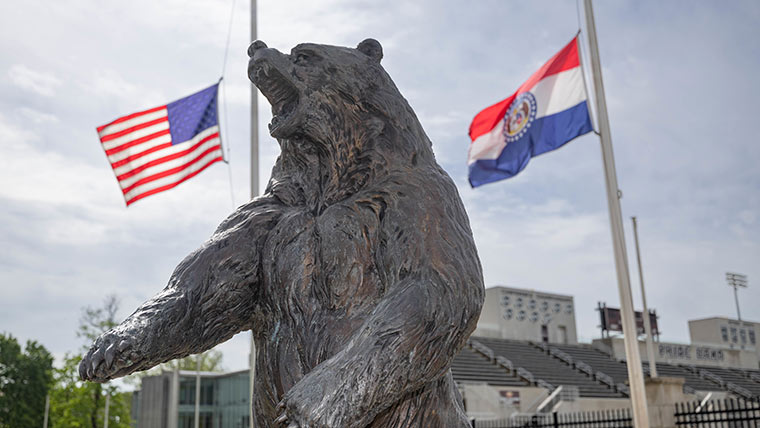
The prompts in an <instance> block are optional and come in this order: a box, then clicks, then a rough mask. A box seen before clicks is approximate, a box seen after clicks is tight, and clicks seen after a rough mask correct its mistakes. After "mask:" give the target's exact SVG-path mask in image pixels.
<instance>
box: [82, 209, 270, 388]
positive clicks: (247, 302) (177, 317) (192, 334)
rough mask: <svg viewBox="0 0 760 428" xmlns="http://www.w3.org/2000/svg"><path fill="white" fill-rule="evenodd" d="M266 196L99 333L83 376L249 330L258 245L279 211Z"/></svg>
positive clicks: (110, 374)
mask: <svg viewBox="0 0 760 428" xmlns="http://www.w3.org/2000/svg"><path fill="white" fill-rule="evenodd" d="M263 202H264V201H262V200H261V199H257V200H255V201H253V202H251V203H249V204H248V205H245V206H243V207H241V208H239V209H238V210H237V211H236V212H235V213H233V214H232V215H231V216H230V217H229V218H228V219H227V220H225V221H224V222H223V223H222V224H221V225H220V226H219V228H218V229H217V231H216V232H215V233H214V235H212V237H211V238H210V239H209V240H208V241H207V242H206V243H204V244H203V246H201V248H199V249H198V250H196V251H194V252H193V253H191V254H190V255H189V256H187V257H186V258H185V259H184V260H183V261H182V263H180V264H179V266H177V268H176V269H175V270H174V273H173V274H172V276H171V278H170V280H169V284H168V285H167V287H166V288H165V289H164V290H163V291H162V292H160V293H159V294H158V295H156V296H155V297H153V298H152V299H150V300H148V301H147V302H145V303H144V304H143V305H141V306H140V307H139V308H138V309H137V310H136V311H135V312H134V313H133V314H132V315H130V316H129V317H128V318H127V319H126V320H125V321H124V322H122V323H121V324H119V325H118V326H116V327H114V328H113V329H111V330H109V331H108V332H106V333H104V334H102V335H101V336H100V337H98V339H97V340H96V341H95V343H94V344H93V346H92V347H91V348H90V350H89V352H88V353H87V354H86V355H85V356H84V358H83V359H82V361H81V363H80V365H79V376H80V377H81V378H82V380H89V381H94V382H105V381H108V380H109V379H114V378H117V377H121V376H125V375H128V374H130V373H133V372H135V371H138V370H146V369H149V368H151V367H153V366H155V365H158V364H160V363H163V362H166V361H169V360H172V359H175V358H181V357H185V356H187V355H190V354H197V353H200V352H203V351H205V350H207V349H210V348H212V347H213V346H214V345H216V344H218V343H221V342H223V341H225V340H227V339H229V338H230V337H232V336H233V335H234V334H236V333H238V332H240V331H242V330H245V329H250V328H251V327H252V325H253V322H254V317H255V315H256V312H257V311H256V305H257V302H258V300H259V299H258V296H257V293H258V284H259V279H258V277H259V272H258V271H259V263H260V262H259V254H260V251H259V245H260V244H261V243H262V242H263V241H264V239H265V238H266V233H267V232H268V231H269V230H270V229H271V226H272V224H273V223H274V222H276V220H277V218H278V215H279V214H278V212H279V211H278V210H277V209H275V207H273V206H272V205H271V204H266V203H263Z"/></svg>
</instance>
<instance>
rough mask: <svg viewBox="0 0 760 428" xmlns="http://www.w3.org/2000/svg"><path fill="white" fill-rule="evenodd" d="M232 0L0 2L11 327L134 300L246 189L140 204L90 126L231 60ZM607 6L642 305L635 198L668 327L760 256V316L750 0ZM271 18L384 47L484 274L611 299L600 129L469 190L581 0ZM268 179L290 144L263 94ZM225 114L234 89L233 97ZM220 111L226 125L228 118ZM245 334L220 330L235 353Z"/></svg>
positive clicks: (232, 76)
mask: <svg viewBox="0 0 760 428" xmlns="http://www.w3.org/2000/svg"><path fill="white" fill-rule="evenodd" d="M231 7H232V2H231V1H230V0H223V1H222V0H219V1H213V0H208V1H200V0H189V1H188V0H182V1H180V0H160V1H147V0H135V1H129V2H123V1H121V2H116V1H99V2H96V1H90V0H68V1H65V2H50V1H35V0H28V1H23V2H15V3H13V4H12V5H10V4H7V5H5V6H4V7H3V12H2V13H1V14H0V159H1V160H2V163H3V167H2V168H0V331H4V332H10V333H11V334H13V335H14V336H17V337H19V338H20V339H22V340H26V339H35V340H38V341H40V342H41V343H42V344H44V345H45V346H46V347H47V348H48V349H50V350H51V351H52V352H53V353H54V354H55V355H56V356H57V357H58V358H60V357H61V356H62V355H63V354H64V353H65V352H67V351H74V350H77V349H79V348H80V346H81V345H82V343H81V341H79V340H78V339H77V338H76V337H75V329H76V327H77V324H78V318H79V316H80V313H81V308H82V307H83V306H86V305H91V306H97V305H100V304H101V303H102V301H103V300H104V298H105V297H106V296H107V295H109V294H116V295H117V296H118V297H119V298H120V300H121V312H120V314H119V316H120V317H122V318H123V317H126V316H127V315H129V314H130V313H131V312H132V311H133V310H134V309H135V308H136V307H137V306H138V305H139V304H140V303H142V302H143V301H144V300H146V299H147V298H149V297H150V296H152V295H153V294H155V293H157V292H158V291H160V290H161V289H162V288H163V287H164V286H165V284H166V281H167V279H168V277H169V275H170V273H171V272H172V270H173V269H174V267H175V266H176V265H177V263H178V262H179V261H180V260H182V258H183V257H184V256H185V255H187V254H188V253H189V252H190V251H192V250H193V249H195V248H197V247H198V246H199V245H200V244H201V243H202V242H203V241H204V240H205V239H206V238H208V236H209V235H210V234H211V233H212V232H213V230H214V229H215V228H216V226H217V225H218V224H219V222H220V221H221V220H222V219H224V218H225V217H226V216H227V215H228V214H229V213H230V212H231V211H232V208H233V202H232V201H231V195H230V180H229V178H228V174H229V170H228V167H227V166H226V165H224V164H221V163H219V164H215V165H214V166H212V167H211V168H209V169H208V170H206V171H204V172H203V173H202V174H200V175H199V176H197V177H196V178H193V179H192V180H190V181H188V182H186V183H184V184H182V185H181V186H179V187H178V188H176V189H174V190H172V191H169V192H165V193H162V194H159V195H156V196H152V197H149V198H146V199H143V200H141V201H139V202H137V203H135V204H134V205H132V206H130V207H129V209H127V208H125V206H124V201H123V198H122V195H121V192H120V190H119V187H118V185H117V182H116V180H115V178H114V176H113V172H112V170H111V168H110V166H109V165H108V162H107V160H106V158H105V155H104V153H103V151H102V149H101V147H100V144H99V141H98V138H97V134H96V132H95V127H96V126H99V125H102V124H105V123H107V122H109V121H111V120H113V119H115V118H117V117H119V116H121V115H124V114H128V113H132V112H135V111H138V110H141V109H146V108H150V107H154V106H156V105H160V104H165V103H167V102H169V101H172V100H175V99H177V98H180V97H182V96H185V95H188V94H190V93H192V92H194V91H196V90H199V89H201V88H204V87H206V86H208V85H210V84H212V83H214V82H215V81H216V80H217V79H218V78H219V76H220V74H221V70H222V60H223V56H224V46H225V39H226V32H227V24H228V18H229V15H230V10H231ZM595 12H596V22H597V31H598V37H599V43H600V51H601V61H602V66H603V73H604V83H605V88H606V92H607V102H608V106H609V116H610V122H611V128H612V136H613V145H614V150H615V159H616V162H617V172H618V179H619V183H620V188H621V189H622V191H623V199H622V209H623V216H624V221H625V225H626V240H627V246H628V254H629V260H630V268H631V282H632V284H633V285H634V286H635V288H634V296H635V300H636V302H637V308H639V307H640V306H639V303H638V302H640V300H641V299H640V293H639V292H638V275H637V274H636V261H635V252H634V247H633V234H632V228H631V222H630V217H631V216H633V215H635V216H638V218H639V234H640V239H641V251H642V258H643V264H644V276H645V280H646V284H647V288H648V297H647V298H648V302H649V304H650V307H654V308H656V309H657V311H658V313H659V315H660V326H661V329H662V331H663V340H669V341H679V342H688V340H689V336H688V328H687V320H689V319H694V318H702V317H710V316H731V317H733V316H735V315H736V309H735V305H734V300H733V299H734V298H733V294H732V291H731V289H730V288H729V287H727V286H726V284H725V279H724V275H725V272H726V271H735V272H739V273H744V274H747V275H748V276H749V284H750V286H749V289H747V290H741V291H740V303H741V305H742V306H741V310H742V315H743V316H744V318H745V319H749V320H755V321H760V304H759V303H760V167H758V161H760V141H758V132H757V122H758V119H757V114H758V113H757V100H758V99H760V84H758V81H757V75H758V70H759V69H760V27H758V25H757V23H758V22H760V3H758V2H754V1H746V2H741V1H732V2H720V1H713V2H707V1H703V2H687V1H678V2H676V1H671V2H661V1H635V2H633V1H630V2H622V1H620V2H599V3H598V4H597V5H596V11H595ZM249 16H250V14H249V3H248V2H247V1H238V2H237V4H236V6H235V10H234V20H233V27H232V28H233V30H232V39H231V46H230V52H229V62H228V64H227V73H226V76H225V81H226V82H227V87H226V91H225V92H226V102H225V103H224V104H222V108H223V107H224V106H225V105H226V107H227V109H228V110H229V114H228V115H227V116H226V117H227V122H228V128H229V129H228V132H226V133H225V135H224V139H225V143H226V144H227V145H228V147H229V149H230V158H231V173H232V185H233V189H234V190H233V193H234V204H235V205H240V204H242V203H243V202H245V201H246V200H247V199H248V195H249V184H248V183H249V180H248V174H249V161H248V159H249V153H250V150H249V146H248V135H249V134H248V132H249V131H248V130H249V119H248V111H249V110H248V109H249V97H250V95H249V88H250V84H249V81H248V80H247V77H246V65H247V59H248V58H247V55H246V49H247V46H248V44H249V42H250V37H249V22H250V20H249ZM258 23H259V38H261V39H263V40H265V41H266V42H267V43H268V44H269V46H270V47H276V48H278V49H280V50H284V51H289V50H290V48H291V47H293V46H294V45H295V44H297V43H299V42H306V41H309V42H317V43H325V44H333V45H344V46H356V44H357V43H359V42H360V41H362V40H363V39H365V38H367V37H373V38H376V39H377V40H379V41H380V42H381V43H382V45H383V48H384V53H385V58H384V59H383V64H384V66H385V68H386V70H387V71H388V72H389V73H390V75H391V76H392V77H393V79H394V81H395V82H396V84H397V86H398V87H399V89H400V90H401V92H402V93H403V94H404V96H405V97H406V98H407V99H408V100H409V102H410V104H411V105H412V107H413V108H414V109H415V110H416V112H417V114H418V116H419V118H420V120H421V122H422V124H423V126H424V128H425V130H426V131H427V133H428V135H429V136H430V138H431V139H432V141H433V147H434V149H435V153H436V157H437V159H438V162H439V163H440V164H441V165H442V166H443V168H444V169H445V170H446V171H447V172H448V173H449V174H450V175H451V177H452V178H453V179H454V181H455V182H456V184H457V186H458V187H459V191H460V193H461V196H462V198H463V200H464V202H465V205H466V207H467V210H468V213H469V216H470V222H471V224H472V228H473V232H474V234H475V240H476V242H477V245H478V251H479V254H480V258H481V260H482V262H483V269H484V274H485V280H486V284H487V286H493V285H498V284H504V285H510V286H515V287H525V288H534V289H536V290H541V291H548V292H554V293H562V294H569V295H573V296H574V297H575V302H576V316H577V322H578V331H579V336H580V338H581V339H582V340H584V341H590V340H591V339H592V338H595V337H598V335H599V333H598V330H597V328H596V326H597V324H598V315H597V313H596V312H595V311H594V308H595V307H596V304H597V301H603V302H607V304H609V305H612V306H618V302H619V298H618V291H617V286H616V279H615V268H614V259H613V254H612V244H611V235H610V226H609V221H608V215H607V205H606V204H607V202H606V198H605V191H604V181H603V172H602V163H601V152H600V147H599V141H598V138H597V137H596V136H595V135H593V134H591V135H587V136H584V137H581V138H579V139H577V140H575V141H574V142H572V143H570V144H568V145H566V146H565V147H563V148H562V149H560V150H558V151H556V152H552V153H549V154H546V155H543V156H540V157H538V158H535V159H533V160H532V161H531V163H530V165H529V166H528V167H527V169H526V170H525V171H523V172H522V173H521V174H520V175H519V176H517V177H515V178H513V179H510V180H506V181H501V182H498V183H495V184H489V185H486V186H483V187H480V188H478V189H475V190H472V189H470V188H469V185H468V184H467V176H466V174H467V169H466V158H467V148H468V145H469V139H468V136H467V130H468V126H469V123H470V120H471V119H472V117H473V116H474V115H475V114H476V113H477V112H478V111H479V110H481V109H482V108H484V107H486V106H488V105H490V104H493V103H495V102H497V101H499V100H501V99H503V98H506V97H507V96H509V95H510V94H511V93H512V92H514V91H515V90H516V88H517V87H518V86H519V85H520V84H521V83H522V82H523V81H524V80H525V79H527V77H528V76H530V75H531V74H532V73H533V71H535V70H536V69H537V68H538V67H539V66H540V65H541V64H542V63H543V62H545V61H546V60H547V59H548V58H549V57H551V56H552V55H553V54H554V53H555V52H556V51H558V50H559V49H560V48H561V47H563V46H564V45H565V44H566V43H567V42H568V41H569V40H570V39H571V38H572V37H573V36H574V35H575V33H576V31H577V30H578V27H579V24H578V14H577V9H576V2H575V1H572V0H571V1H551V2H549V1H546V2H517V1H478V2H467V5H466V6H465V5H463V3H462V2H457V1H438V0H436V1H433V0H426V1H415V2H409V1H383V2H378V1H339V0H332V1H318V2H314V1H261V2H260V4H259V17H258ZM259 103H260V105H261V112H260V114H259V120H260V124H261V125H260V129H261V131H262V132H261V135H260V138H261V143H260V144H261V154H260V165H261V167H260V171H261V172H260V180H261V183H262V184H261V188H262V189H263V188H264V185H265V183H266V182H267V181H268V179H269V173H270V170H271V167H272V165H273V163H274V159H275V157H276V155H277V153H278V146H277V144H276V142H275V141H274V140H273V139H272V138H271V137H269V135H268V134H267V133H266V131H265V130H266V124H267V123H268V122H269V120H270V119H271V114H270V110H269V106H268V103H267V102H266V100H265V99H264V98H263V97H260V99H259ZM222 113H224V110H223V111H222ZM223 131H225V129H223ZM247 347H248V340H247V338H246V337H245V336H244V335H238V336H236V337H235V338H233V339H232V340H231V341H229V342H227V343H225V344H223V345H221V346H220V347H219V349H221V350H222V351H223V352H224V353H225V355H224V358H225V366H226V368H227V369H241V368H244V367H245V365H246V358H247Z"/></svg>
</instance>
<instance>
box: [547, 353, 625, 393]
mask: <svg viewBox="0 0 760 428" xmlns="http://www.w3.org/2000/svg"><path fill="white" fill-rule="evenodd" d="M550 346H554V347H557V348H558V349H559V350H561V351H562V352H565V353H566V354H568V355H570V356H571V357H573V359H575V360H579V361H582V362H584V363H586V364H588V365H589V366H591V368H592V369H593V370H594V372H598V371H599V372H602V373H604V374H606V375H607V376H610V377H611V378H612V379H613V380H614V381H615V383H622V384H624V383H626V382H627V381H628V368H627V367H626V365H625V363H624V362H622V361H618V360H616V359H614V358H612V357H611V356H610V355H608V354H606V353H604V352H602V351H600V350H598V349H596V348H593V347H591V345H554V344H552V345H550Z"/></svg>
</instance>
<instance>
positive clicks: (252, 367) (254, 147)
mask: <svg viewBox="0 0 760 428" xmlns="http://www.w3.org/2000/svg"><path fill="white" fill-rule="evenodd" d="M256 33H257V29H256V0H251V42H253V41H254V40H256V39H257V38H258V35H257V34H256ZM258 195H259V93H258V90H257V89H256V85H254V84H253V83H251V199H253V198H255V197H256V196H258ZM248 367H249V369H248V370H249V372H248V373H249V374H248V378H249V385H248V397H249V398H250V399H251V403H250V404H251V405H250V406H248V426H249V428H254V426H253V385H254V380H255V378H256V344H255V343H254V341H253V331H251V353H250V361H248Z"/></svg>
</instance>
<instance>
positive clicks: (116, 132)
mask: <svg viewBox="0 0 760 428" xmlns="http://www.w3.org/2000/svg"><path fill="white" fill-rule="evenodd" d="M218 87H219V83H217V84H215V85H213V86H209V87H208V88H206V89H203V90H202V91H200V92H196V93H195V94H193V95H190V96H188V97H185V98H182V99H179V100H177V101H174V102H172V103H169V104H167V105H163V106H159V107H155V108H152V109H149V110H145V111H141V112H138V113H133V114H130V115H127V116H124V117H120V118H118V119H116V120H114V121H113V122H111V123H108V124H106V125H103V126H100V127H98V135H99V136H100V142H101V144H102V145H103V150H105V152H106V157H108V161H109V162H110V163H111V167H112V168H113V171H114V174H116V179H117V180H118V181H119V186H121V191H122V192H123V193H124V200H125V201H126V203H127V206H129V205H130V204H131V203H133V202H135V201H137V200H139V199H142V198H144V197H146V196H150V195H154V194H156V193H159V192H163V191H164V190H169V189H171V188H172V187H175V186H177V185H178V184H180V183H182V182H183V181H185V180H188V179H190V178H192V177H194V176H195V175H197V174H199V173H200V172H201V171H203V170H204V169H206V168H207V167H208V166H209V165H211V164H213V163H214V162H218V161H221V160H223V154H222V140H221V137H220V136H219V123H218V120H217V118H218V115H217V93H218V91H217V89H218Z"/></svg>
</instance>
